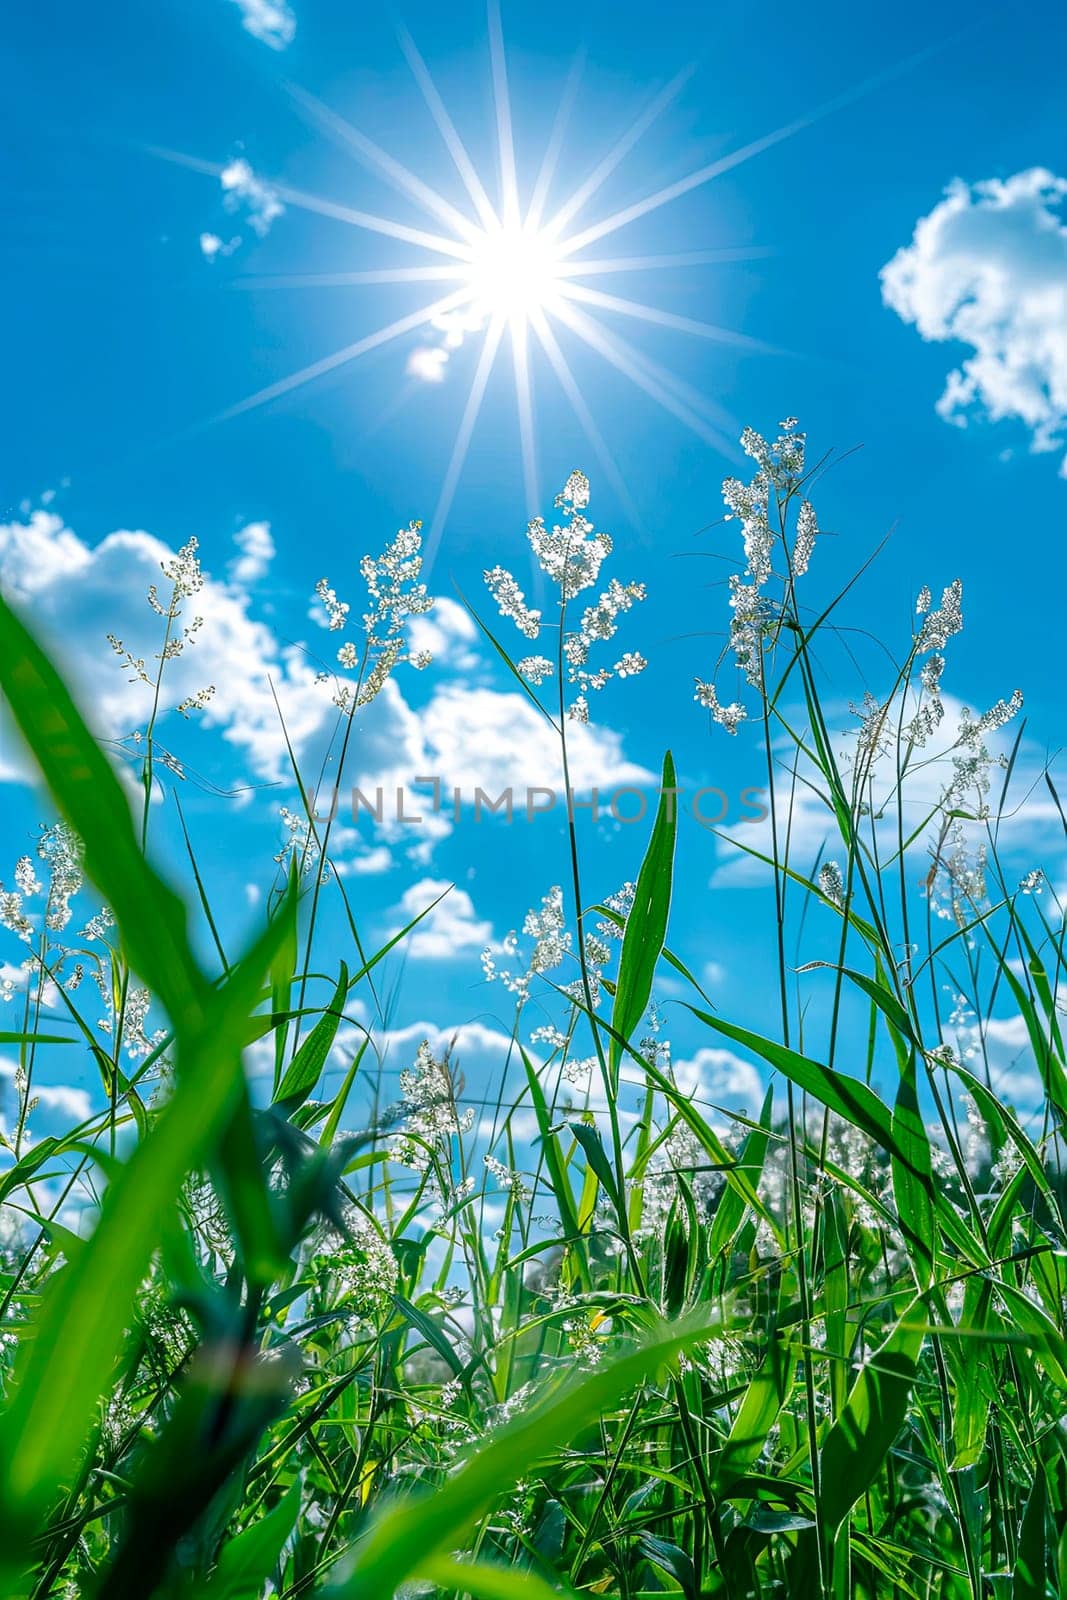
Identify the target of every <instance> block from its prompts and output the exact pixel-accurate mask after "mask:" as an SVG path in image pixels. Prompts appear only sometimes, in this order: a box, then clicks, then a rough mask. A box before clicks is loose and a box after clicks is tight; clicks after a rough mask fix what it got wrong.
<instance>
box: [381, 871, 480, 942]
mask: <svg viewBox="0 0 1067 1600" xmlns="http://www.w3.org/2000/svg"><path fill="white" fill-rule="evenodd" d="M442 895H443V896H444V898H443V899H442V898H441V896H442ZM435 900H436V901H437V904H436V905H434V904H433V903H434V901H435ZM427 906H433V910H432V911H431V912H430V913H429V914H428V915H427V916H424V917H423V919H422V921H421V922H420V923H419V924H418V925H417V926H416V927H415V928H414V929H413V930H412V931H411V933H409V934H408V936H407V938H406V939H405V941H404V950H405V952H406V954H408V955H410V956H414V957H415V958H416V959H421V960H423V961H451V960H454V959H455V958H457V957H460V956H467V955H469V954H470V953H471V952H472V951H476V950H477V951H481V950H484V949H485V947H486V945H487V944H488V943H489V940H490V939H491V937H492V933H493V925H492V923H491V922H483V921H481V920H480V919H479V918H478V917H477V916H476V915H475V911H474V902H473V900H472V899H471V897H470V895H469V894H468V893H467V892H466V890H465V889H457V888H456V887H455V885H454V884H450V883H449V882H448V880H447V879H444V878H420V879H419V881H418V882H417V883H413V884H411V885H409V887H408V888H407V889H405V891H404V893H403V894H402V895H401V897H400V903H399V905H398V906H397V907H396V913H395V914H396V917H397V919H398V920H397V923H396V926H395V927H394V928H393V929H392V933H399V932H400V929H401V928H403V927H406V926H407V924H408V923H409V922H410V921H411V919H412V917H417V916H418V914H419V912H420V911H425V910H426V908H427Z"/></svg>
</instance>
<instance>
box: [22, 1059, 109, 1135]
mask: <svg viewBox="0 0 1067 1600" xmlns="http://www.w3.org/2000/svg"><path fill="white" fill-rule="evenodd" d="M15 1070H16V1068H15V1062H13V1061H6V1060H0V1079H2V1080H3V1082H4V1083H13V1082H14V1078H15ZM33 1099H35V1100H38V1101H40V1107H41V1110H42V1111H54V1112H55V1113H56V1115H57V1116H60V1117H63V1118H64V1119H65V1120H66V1121H67V1122H70V1123H78V1122H84V1121H85V1120H86V1118H87V1117H89V1116H90V1115H91V1113H92V1109H93V1108H92V1102H91V1100H90V1099H89V1095H88V1093H87V1092H86V1091H85V1090H84V1089H75V1088H73V1087H72V1086H71V1085H70V1084H62V1083H53V1084H48V1083H40V1082H39V1081H38V1080H37V1079H36V1078H35V1079H34V1083H33Z"/></svg>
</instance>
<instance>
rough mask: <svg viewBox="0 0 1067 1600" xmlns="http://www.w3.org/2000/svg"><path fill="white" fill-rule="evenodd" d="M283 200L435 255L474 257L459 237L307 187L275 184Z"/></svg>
mask: <svg viewBox="0 0 1067 1600" xmlns="http://www.w3.org/2000/svg"><path fill="white" fill-rule="evenodd" d="M271 187H272V188H273V190H274V192H275V194H276V195H277V196H278V198H279V200H284V201H285V203H286V205H290V206H296V207H297V209H298V210H302V211H313V212H316V213H317V214H318V215H319V216H323V217H333V218H335V219H336V221H338V222H347V223H350V224H351V226H352V227H354V228H363V229H364V230H365V231H366V232H367V233H382V234H385V235H386V236H387V237H388V238H390V239H402V240H404V241H405V242H406V243H407V244H418V245H421V246H422V247H423V249H424V250H432V251H433V253H434V254H435V255H439V256H452V257H454V258H455V259H456V260H457V261H469V260H470V253H471V252H470V246H469V245H465V244H461V243H460V242H459V240H458V239H446V238H445V237H444V236H443V235H442V234H439V233H427V232H426V230H425V229H424V228H409V227H408V226H407V225H406V224H405V223H403V222H394V221H393V220H392V218H391V217H379V216H375V215H374V214H373V213H372V212H369V211H356V210H354V209H353V208H352V207H351V206H342V205H338V204H337V203H336V202H335V201H333V200H323V199H321V198H320V197H319V196H318V195H313V194H307V193H305V191H304V190H303V189H290V188H289V187H288V186H287V185H286V184H283V183H275V184H272V185H271Z"/></svg>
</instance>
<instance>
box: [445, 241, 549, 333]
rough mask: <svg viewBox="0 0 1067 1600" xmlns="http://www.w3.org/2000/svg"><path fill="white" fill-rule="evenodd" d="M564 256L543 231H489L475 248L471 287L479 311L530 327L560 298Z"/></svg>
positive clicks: (512, 324) (470, 279)
mask: <svg viewBox="0 0 1067 1600" xmlns="http://www.w3.org/2000/svg"><path fill="white" fill-rule="evenodd" d="M560 264H561V261H560V255H559V252H558V250H557V249H556V247H555V246H554V244H553V243H552V241H551V239H550V238H549V237H548V235H547V234H546V233H544V232H543V231H541V232H538V231H532V230H531V231H528V230H526V229H525V228H523V227H521V226H520V225H518V224H513V225H511V226H508V225H506V224H505V225H502V226H500V227H498V228H494V229H492V230H486V232H485V233H483V234H482V236H481V238H480V239H479V240H478V241H477V242H476V243H475V244H474V245H473V246H472V255H471V263H470V269H469V273H468V282H469V285H470V290H471V295H472V301H473V304H474V306H475V307H476V308H477V309H478V311H480V312H481V313H482V315H484V316H485V317H486V318H497V317H499V318H500V319H501V320H502V321H504V322H506V323H508V324H509V325H511V326H515V325H516V324H520V325H522V324H525V323H526V321H527V319H528V318H529V317H530V316H532V315H533V313H534V312H536V311H542V310H545V309H547V308H548V307H550V306H551V305H552V304H553V302H554V301H555V298H556V290H557V284H558V279H559V268H560Z"/></svg>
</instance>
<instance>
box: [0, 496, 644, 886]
mask: <svg viewBox="0 0 1067 1600" xmlns="http://www.w3.org/2000/svg"><path fill="white" fill-rule="evenodd" d="M237 547H238V552H239V553H238V555H237V556H236V558H235V559H234V561H233V562H231V564H230V568H229V579H228V581H221V580H217V579H214V578H212V577H211V576H210V575H208V576H206V578H205V581H204V585H203V588H202V589H200V590H199V592H198V593H197V594H196V595H195V597H193V598H191V599H189V600H187V601H185V602H184V607H185V613H186V615H185V618H184V620H185V621H186V622H191V621H192V619H193V618H194V617H195V616H200V617H202V618H203V624H202V626H201V627H200V628H198V629H197V631H196V635H195V642H193V643H190V644H189V645H187V647H186V648H185V650H184V651H183V652H182V654H181V655H179V656H177V657H176V658H175V659H174V660H172V661H169V662H168V664H167V669H166V672H165V674H164V677H163V693H162V698H161V703H160V706H161V712H162V714H163V715H166V714H167V713H173V711H174V709H175V707H177V706H178V705H179V704H180V702H181V701H183V700H185V699H186V698H187V697H189V696H190V695H195V694H196V692H197V691H198V690H199V689H203V688H205V687H206V686H208V685H214V688H215V693H214V695H213V696H212V697H211V699H210V700H208V702H207V704H206V705H205V707H204V709H203V710H202V711H200V712H198V713H197V717H198V719H199V720H200V721H201V722H202V723H203V724H204V725H205V726H206V727H208V728H212V729H214V730H216V731H217V732H218V733H219V734H220V735H221V737H222V738H223V739H224V740H225V741H226V742H227V743H228V744H229V745H230V746H232V747H233V750H234V753H235V756H236V758H237V759H236V761H235V763H234V765H235V767H236V771H235V772H233V773H232V774H231V773H228V774H227V777H226V781H227V782H229V781H231V777H232V778H233V779H234V780H238V781H243V780H245V779H246V778H247V777H249V776H251V777H254V778H256V779H260V780H265V781H267V782H277V781H285V780H287V779H288V778H289V776H290V773H289V757H288V751H287V747H286V737H285V732H284V731H283V727H282V722H281V720H280V718H279V714H278V706H279V705H280V707H281V711H282V715H283V716H284V719H285V728H286V730H287V731H288V736H289V739H290V740H291V742H292V746H293V750H294V752H295V754H296V756H297V759H298V760H299V761H300V763H301V766H302V767H303V768H304V770H306V771H311V770H317V769H318V766H319V764H320V763H321V761H322V759H323V758H324V756H325V754H326V747H327V744H328V742H329V740H330V737H331V735H332V734H333V733H334V731H335V730H336V726H337V720H338V715H339V714H338V712H337V710H336V708H335V706H334V705H333V703H332V698H331V681H329V680H328V681H326V682H321V681H319V679H320V673H321V671H322V669H328V668H329V667H330V666H331V665H332V663H331V661H330V660H327V659H320V658H319V657H318V656H317V655H315V654H314V653H313V652H311V651H306V650H304V649H303V648H301V647H300V646H298V645H296V644H293V645H284V646H283V645H282V644H281V643H280V642H279V640H278V638H277V637H276V635H275V633H274V631H273V629H272V628H271V627H270V626H269V625H268V624H267V623H266V622H265V621H263V620H262V619H260V618H258V617H257V616H256V615H255V614H254V604H253V598H252V595H251V594H250V592H249V590H248V588H247V584H248V583H249V582H251V581H253V579H254V577H256V576H259V575H261V573H262V571H263V569H264V567H265V564H266V562H267V561H268V560H269V559H270V553H271V551H272V550H273V540H272V539H271V537H270V532H269V526H268V524H266V523H252V524H249V525H248V526H247V527H246V528H244V529H242V530H241V532H240V533H239V534H238V536H237ZM174 554H175V552H174V551H173V550H172V549H171V548H170V546H168V545H167V544H165V543H164V542H163V541H162V540H160V539H158V538H155V537H154V536H153V535H152V534H150V533H146V532H144V531H143V530H136V531H130V530H126V529H123V530H120V531H118V532H115V533H110V534H108V535H107V536H106V537H105V538H104V539H102V540H101V541H100V542H99V543H98V544H97V545H95V546H92V545H89V544H87V543H86V542H85V541H84V540H83V539H81V538H80V537H79V536H78V535H77V534H76V533H75V532H74V531H73V530H72V529H70V528H68V527H66V526H65V524H64V523H63V520H62V518H60V517H59V516H58V515H56V514H55V513H54V512H53V511H46V510H41V509H38V510H35V511H33V512H31V513H30V514H29V515H28V516H27V517H26V518H25V520H22V521H18V522H12V523H8V524H0V585H2V587H3V589H4V590H5V592H6V593H7V594H9V595H10V596H12V597H13V598H14V599H15V600H16V602H19V603H21V604H22V605H23V606H24V607H25V608H26V609H27V610H28V611H29V613H30V614H31V616H32V619H33V621H34V625H35V626H36V627H37V628H38V629H39V631H40V632H41V634H42V636H43V637H44V638H45V639H46V641H50V642H51V644H52V646H53V647H54V648H55V650H56V653H57V656H58V658H59V659H60V661H61V662H63V663H64V664H65V666H66V670H67V672H68V675H69V677H70V680H71V682H72V683H73V684H74V685H75V688H76V691H77V693H78V696H79V699H80V701H81V703H82V704H83V705H84V706H85V707H87V708H89V709H90V711H91V712H92V716H93V720H94V723H95V726H96V728H97V731H98V732H99V733H100V734H101V735H102V736H104V737H107V738H111V739H121V738H124V737H126V736H128V735H129V734H130V733H132V732H133V731H135V730H136V729H139V728H142V727H143V725H144V722H145V720H146V717H147V715H148V710H149V707H150V704H151V699H152V694H151V690H150V689H149V688H148V686H147V685H146V684H144V683H141V682H137V681H133V682H131V681H130V679H131V676H132V675H131V673H130V671H129V670H128V669H126V668H124V666H123V663H122V661H121V660H120V659H118V658H117V657H116V655H115V652H114V651H113V649H112V648H111V646H110V645H109V644H108V641H107V634H108V633H109V632H110V633H112V634H114V635H115V636H116V637H117V638H119V639H120V640H121V641H122V645H123V649H124V650H126V651H129V652H130V653H131V654H132V655H133V656H134V657H135V658H137V657H141V658H143V659H144V661H145V663H146V669H147V670H149V671H150V672H153V673H154V670H155V668H156V665H157V659H158V657H157V653H158V651H159V650H160V648H161V645H162V624H161V619H160V618H159V616H158V615H157V614H156V613H155V612H154V611H153V610H152V608H151V607H150V606H149V604H148V603H147V600H146V591H147V590H148V588H149V586H150V585H152V584H156V585H158V586H159V587H160V589H161V591H162V592H164V593H166V592H168V590H167V582H166V579H165V578H163V577H161V570H160V569H161V567H162V565H163V564H164V563H165V562H166V563H169V562H171V561H172V560H173V559H174ZM420 626H421V627H422V629H423V632H422V635H421V638H420V639H419V640H417V641H416V642H417V644H419V646H420V647H421V645H422V644H423V643H426V642H429V643H431V645H432V647H433V648H434V649H435V651H436V653H437V654H438V655H439V656H440V657H441V659H442V660H443V661H444V662H445V663H446V665H448V666H449V667H451V668H452V669H453V670H455V671H457V672H459V671H462V670H464V669H465V668H466V667H469V666H471V665H476V664H477V662H478V659H479V658H478V657H477V654H476V651H475V642H476V641H475V638H474V628H473V624H472V623H471V621H470V618H469V617H468V616H467V614H466V612H464V611H463V610H462V608H461V607H460V606H458V605H456V604H455V603H454V602H453V601H451V600H447V599H446V600H442V601H440V602H439V603H438V608H436V609H435V611H434V612H432V613H431V614H430V617H429V618H426V619H420ZM319 637H320V638H321V636H319ZM331 655H332V651H331ZM275 696H277V704H276V702H275ZM358 715H359V739H358V740H357V741H353V746H352V751H351V760H350V768H349V772H348V774H347V778H346V783H345V790H344V794H343V795H342V796H341V797H340V798H339V801H338V816H337V821H338V824H339V825H340V826H344V825H346V824H348V823H350V822H351V821H352V816H351V797H352V787H358V788H359V789H361V790H362V791H363V793H364V794H365V795H367V796H368V797H369V798H370V800H371V801H372V803H373V800H374V797H375V793H376V790H377V789H378V788H381V789H382V792H383V807H382V812H383V814H382V819H381V821H380V822H373V823H371V822H369V821H368V818H367V816H366V813H365V812H362V813H361V816H360V824H359V827H358V829H355V828H353V829H350V830H349V834H350V836H349V834H338V836H337V843H338V846H339V851H338V859H339V863H340V867H339V870H341V872H342V874H344V873H346V872H349V871H350V872H352V873H354V874H361V873H374V872H381V871H384V870H386V869H387V867H388V865H389V860H388V859H387V857H386V856H385V855H383V853H382V852H383V850H385V849H386V848H387V847H392V848H393V849H396V848H398V847H402V848H404V849H406V852H407V855H408V857H409V859H414V860H416V861H422V862H426V861H428V860H429V859H430V857H431V855H432V852H433V849H434V846H435V844H436V842H437V841H438V840H439V839H441V838H443V837H444V836H445V835H447V834H448V833H450V832H451V831H452V829H453V827H454V826H455V821H456V818H455V810H454V807H453V805H452V804H451V802H450V794H451V790H452V789H454V788H459V789H460V791H461V796H462V801H461V815H463V814H469V812H470V806H471V803H472V801H473V797H474V792H475V790H476V789H478V788H480V789H482V790H483V791H484V792H485V793H486V795H488V796H491V797H494V798H495V797H496V796H497V795H498V794H499V793H500V792H501V790H503V789H506V788H511V789H512V790H513V792H514V796H515V806H516V810H518V811H521V810H522V808H523V807H524V806H525V801H526V790H527V788H528V787H529V788H536V787H548V788H555V789H556V790H557V791H561V790H562V781H561V778H560V773H559V749H558V744H557V742H556V736H555V734H554V732H553V731H552V729H551V727H549V726H548V724H547V723H546V722H545V721H544V719H543V718H542V717H540V716H539V715H538V713H537V712H536V711H535V709H534V708H533V706H531V704H530V703H529V701H528V700H527V699H526V697H525V696H523V695H520V694H517V693H512V692H510V691H507V692H503V693H501V692H498V691H495V690H493V689H489V688H485V687H477V686H473V685H471V684H469V683H468V682H467V681H465V680H464V679H463V678H462V677H452V678H447V677H446V678H445V679H444V681H442V682H439V683H438V684H437V686H436V688H435V689H434V690H433V692H432V693H431V694H430V697H429V699H428V700H427V702H426V703H425V704H424V705H423V706H421V707H420V708H418V709H416V708H415V707H414V706H412V705H411V704H410V703H409V701H408V700H407V699H406V698H405V692H404V688H402V687H401V684H400V682H399V681H398V679H397V678H390V679H389V680H388V681H387V682H386V683H385V685H384V687H383V689H382V690H381V692H380V694H379V695H378V697H377V698H376V699H375V700H374V701H373V702H371V704H369V705H368V706H366V707H364V708H363V709H362V710H361V711H360V712H359V713H358ZM8 729H9V724H0V734H3V735H7V733H8ZM160 737H161V739H162V740H163V741H164V742H166V740H167V738H168V731H167V728H166V726H164V728H163V729H162V730H161V732H160ZM187 745H188V740H187V739H186V738H185V737H184V736H183V738H182V740H181V746H182V748H183V749H184V748H187ZM177 753H178V754H181V750H179V751H178V752H177ZM569 754H570V762H571V781H572V783H573V785H574V787H575V789H577V790H581V791H586V792H587V791H588V790H589V789H590V788H592V787H594V786H596V787H599V789H600V790H601V792H602V793H603V792H604V791H605V790H610V789H611V788H612V787H615V786H618V785H621V784H635V785H651V784H653V783H654V781H655V779H654V775H653V774H652V773H650V772H648V771H647V770H646V769H645V768H643V767H640V766H638V765H637V764H635V763H634V762H632V761H630V760H629V759H628V758H627V757H626V756H625V754H624V751H623V746H622V740H621V737H620V735H619V734H618V733H617V732H615V731H614V730H612V729H610V728H603V727H596V726H595V725H591V726H581V725H575V727H574V728H573V729H572V730H571V733H570V738H569ZM28 770H29V769H28V767H27V766H26V765H25V764H24V762H23V760H22V759H21V757H20V756H19V755H17V754H16V750H15V747H14V741H13V738H12V737H6V736H5V737H3V738H2V739H0V781H2V780H5V779H6V780H12V779H17V780H19V781H24V780H25V778H26V776H27V774H28ZM431 775H432V776H436V777H438V778H439V780H440V786H441V795H442V804H441V807H440V810H439V811H438V812H436V813H435V812H434V811H433V809H432V804H431V796H430V795H429V793H428V792H427V790H426V788H425V786H422V787H421V788H416V787H415V780H416V778H418V777H425V776H431ZM397 789H400V790H402V791H403V792H404V794H405V807H404V809H405V814H406V815H407V816H408V817H410V816H411V815H419V816H421V818H422V820H421V822H420V823H419V824H418V825H417V826H413V825H412V824H411V822H410V821H405V820H400V819H399V818H398V817H397V814H396V807H395V803H394V802H395V796H396V791H397ZM327 803H328V802H327V799H326V797H325V796H324V797H322V800H321V807H322V809H325V808H326V805H327Z"/></svg>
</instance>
